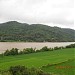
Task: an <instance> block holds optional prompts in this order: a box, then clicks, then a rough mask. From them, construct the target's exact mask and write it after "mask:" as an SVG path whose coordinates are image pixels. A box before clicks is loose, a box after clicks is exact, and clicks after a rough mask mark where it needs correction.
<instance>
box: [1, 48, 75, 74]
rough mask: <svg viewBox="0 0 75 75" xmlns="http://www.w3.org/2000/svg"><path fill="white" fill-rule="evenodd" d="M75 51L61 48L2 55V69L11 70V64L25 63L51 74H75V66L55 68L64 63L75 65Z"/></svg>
mask: <svg viewBox="0 0 75 75" xmlns="http://www.w3.org/2000/svg"><path fill="white" fill-rule="evenodd" d="M74 51H75V48H65V49H62V50H61V49H59V50H53V51H43V52H38V53H31V54H22V55H16V56H3V57H0V70H1V71H2V70H5V71H6V70H9V68H10V67H11V66H16V65H21V66H22V65H24V66H27V67H28V69H29V68H32V67H35V68H37V69H41V70H43V71H44V72H48V73H50V74H56V75H60V74H61V75H63V74H64V75H74V74H73V73H72V72H73V71H72V70H74V68H72V69H71V68H70V69H60V70H59V69H56V68H53V67H56V65H57V67H58V66H59V65H60V66H62V65H63V64H65V65H67V66H74V65H75V64H74V62H73V60H74V59H75V56H74ZM72 59H73V60H72ZM68 62H70V63H68ZM65 70H66V71H65ZM68 73H70V74H68ZM5 75H6V74H5ZM7 75H8V74H7ZM43 75H44V74H43Z"/></svg>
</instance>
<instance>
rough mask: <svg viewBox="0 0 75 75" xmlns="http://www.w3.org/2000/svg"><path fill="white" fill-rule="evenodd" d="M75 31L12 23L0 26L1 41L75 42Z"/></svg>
mask: <svg viewBox="0 0 75 75" xmlns="http://www.w3.org/2000/svg"><path fill="white" fill-rule="evenodd" d="M74 34H75V30H72V29H67V28H59V27H50V26H46V25H42V24H32V25H29V24H27V23H19V22H16V21H10V22H6V23H2V24H0V41H28V42H31V41H33V42H34V41H35V42H43V41H48V42H50V41H52V42H56V41H59V42H65V41H66V42H67V41H69V42H70V41H72V42H74V41H75V35H74Z"/></svg>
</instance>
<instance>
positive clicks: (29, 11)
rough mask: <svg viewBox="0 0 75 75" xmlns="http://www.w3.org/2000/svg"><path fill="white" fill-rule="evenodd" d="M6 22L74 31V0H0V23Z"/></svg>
mask: <svg viewBox="0 0 75 75" xmlns="http://www.w3.org/2000/svg"><path fill="white" fill-rule="evenodd" d="M7 21H18V22H22V23H29V24H37V23H40V24H45V25H49V26H58V27H62V28H72V29H75V26H74V0H0V23H4V22H7Z"/></svg>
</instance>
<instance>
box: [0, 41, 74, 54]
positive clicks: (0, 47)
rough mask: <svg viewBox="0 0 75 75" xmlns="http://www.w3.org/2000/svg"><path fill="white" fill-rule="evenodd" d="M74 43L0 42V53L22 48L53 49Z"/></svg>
mask: <svg viewBox="0 0 75 75" xmlns="http://www.w3.org/2000/svg"><path fill="white" fill-rule="evenodd" d="M73 43H75V42H0V53H3V52H4V51H5V50H7V49H9V50H10V49H12V48H18V49H20V50H22V49H24V48H31V47H32V48H36V49H41V48H42V47H44V46H47V47H49V48H50V47H51V48H53V47H55V46H58V47H60V46H66V45H70V44H73Z"/></svg>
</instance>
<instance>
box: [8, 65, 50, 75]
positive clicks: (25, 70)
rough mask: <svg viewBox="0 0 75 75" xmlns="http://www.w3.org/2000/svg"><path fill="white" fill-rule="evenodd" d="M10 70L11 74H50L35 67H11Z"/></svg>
mask: <svg viewBox="0 0 75 75" xmlns="http://www.w3.org/2000/svg"><path fill="white" fill-rule="evenodd" d="M9 72H10V74H11V75H50V74H47V73H44V72H43V71H42V70H37V69H35V68H31V69H28V68H27V67H25V66H15V67H10V69H9Z"/></svg>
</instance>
